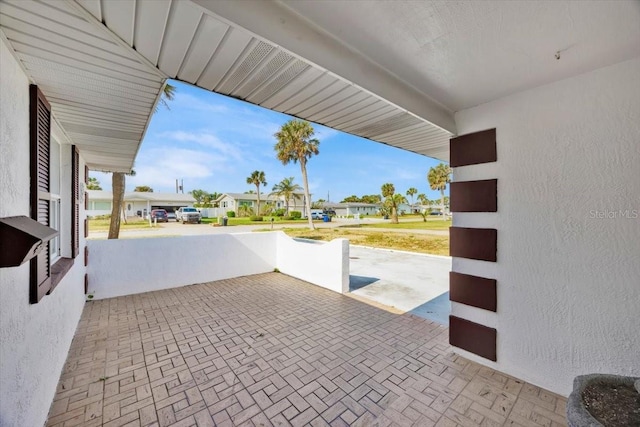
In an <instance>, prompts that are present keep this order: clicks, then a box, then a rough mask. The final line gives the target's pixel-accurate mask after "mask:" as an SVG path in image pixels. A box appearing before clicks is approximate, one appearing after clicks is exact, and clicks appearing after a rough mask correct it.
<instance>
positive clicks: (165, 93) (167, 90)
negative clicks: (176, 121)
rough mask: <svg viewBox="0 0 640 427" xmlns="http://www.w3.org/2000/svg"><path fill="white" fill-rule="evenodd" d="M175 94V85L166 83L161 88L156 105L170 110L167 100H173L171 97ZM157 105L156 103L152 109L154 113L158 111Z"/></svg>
mask: <svg viewBox="0 0 640 427" xmlns="http://www.w3.org/2000/svg"><path fill="white" fill-rule="evenodd" d="M175 96H176V87H175V86H173V85H172V84H171V83H167V84H166V85H164V87H163V88H162V95H161V96H160V101H158V105H162V106H164V107H165V108H166V109H167V110H171V108H169V103H168V102H167V101H173V98H175ZM158 105H156V108H155V109H154V110H153V112H154V113H155V112H157V111H158Z"/></svg>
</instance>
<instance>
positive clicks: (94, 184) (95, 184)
mask: <svg viewBox="0 0 640 427" xmlns="http://www.w3.org/2000/svg"><path fill="white" fill-rule="evenodd" d="M87 190H102V187H100V182H99V181H98V178H94V177H92V176H90V177H89V182H88V183H87Z"/></svg>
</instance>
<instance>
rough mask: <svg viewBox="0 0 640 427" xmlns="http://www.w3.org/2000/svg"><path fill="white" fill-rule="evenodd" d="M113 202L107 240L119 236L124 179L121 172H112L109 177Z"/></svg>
mask: <svg viewBox="0 0 640 427" xmlns="http://www.w3.org/2000/svg"><path fill="white" fill-rule="evenodd" d="M111 186H112V189H113V202H112V206H111V222H110V223H109V235H108V237H107V238H108V239H117V238H118V235H119V234H120V212H121V211H122V201H123V199H124V186H125V177H124V173H122V172H114V173H113V175H112V176H111Z"/></svg>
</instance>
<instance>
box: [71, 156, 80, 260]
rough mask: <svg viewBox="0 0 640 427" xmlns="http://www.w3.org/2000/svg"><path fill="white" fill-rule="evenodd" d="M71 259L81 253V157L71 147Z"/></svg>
mask: <svg viewBox="0 0 640 427" xmlns="http://www.w3.org/2000/svg"><path fill="white" fill-rule="evenodd" d="M71 168H72V170H71V212H73V216H72V218H71V258H75V257H77V256H78V253H79V252H80V157H79V156H78V149H77V148H76V146H75V145H74V146H72V147H71Z"/></svg>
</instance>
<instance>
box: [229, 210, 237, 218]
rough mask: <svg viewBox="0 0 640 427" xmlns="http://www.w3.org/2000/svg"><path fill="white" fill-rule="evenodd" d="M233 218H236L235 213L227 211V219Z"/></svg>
mask: <svg viewBox="0 0 640 427" xmlns="http://www.w3.org/2000/svg"><path fill="white" fill-rule="evenodd" d="M235 217H236V213H235V211H227V218H235Z"/></svg>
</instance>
